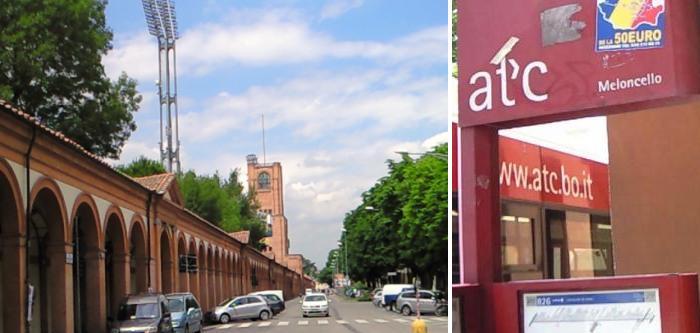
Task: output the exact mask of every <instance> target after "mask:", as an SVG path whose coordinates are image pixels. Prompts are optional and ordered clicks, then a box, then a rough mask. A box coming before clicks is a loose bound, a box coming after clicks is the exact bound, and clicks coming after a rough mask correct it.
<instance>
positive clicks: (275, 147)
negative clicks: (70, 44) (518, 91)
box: [103, 0, 449, 268]
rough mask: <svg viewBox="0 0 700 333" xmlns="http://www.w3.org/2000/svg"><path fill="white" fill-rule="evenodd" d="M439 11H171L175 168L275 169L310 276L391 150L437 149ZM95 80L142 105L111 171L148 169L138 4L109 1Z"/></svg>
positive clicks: (364, 1)
mask: <svg viewBox="0 0 700 333" xmlns="http://www.w3.org/2000/svg"><path fill="white" fill-rule="evenodd" d="M447 5H448V1H398V0H396V1H395V0H373V1H371V0H325V1H322V0H318V1H308V0H307V1H295V0H278V1H259V0H256V1H253V0H248V1H194V0H190V1H176V3H175V8H176V12H177V17H178V26H179V31H180V36H181V38H180V39H179V40H178V41H177V57H178V58H177V61H178V68H177V70H178V99H179V106H180V130H181V134H180V140H181V142H182V164H183V169H186V170H187V169H194V170H196V171H197V172H199V173H213V172H215V171H217V170H218V171H219V172H221V173H227V172H229V171H230V170H232V169H234V168H240V169H241V170H242V171H243V174H245V156H246V155H247V154H250V153H255V154H257V155H258V156H259V157H260V159H262V143H261V124H260V115H261V114H262V113H264V114H265V125H266V142H267V161H268V162H271V161H279V162H281V163H282V167H283V173H284V183H285V210H286V211H285V213H286V216H287V218H288V220H289V238H290V241H291V247H290V252H292V253H301V254H304V255H305V256H306V257H308V258H310V259H311V260H313V261H314V262H316V264H317V266H319V268H320V267H322V266H323V265H324V263H325V258H326V254H327V252H328V250H330V249H331V248H333V247H335V246H336V241H337V240H338V239H339V237H340V230H341V227H342V225H341V224H342V219H343V216H344V215H345V213H346V212H347V211H349V210H350V209H352V208H354V207H355V206H356V205H357V204H359V202H360V195H361V193H362V192H363V191H365V190H367V189H368V188H369V187H370V186H371V185H372V184H373V183H374V182H375V181H376V180H377V179H378V178H380V177H382V176H383V175H384V174H385V173H386V165H385V161H386V159H389V158H393V159H396V158H398V155H397V154H396V153H394V152H395V151H409V152H421V151H425V150H427V149H429V148H430V147H431V146H434V145H436V144H438V143H440V142H444V141H446V140H447V137H448V135H447V128H448V127H447V124H448V120H447V73H448V65H447V62H448V39H449V38H448V37H449V32H448V28H447V18H448V8H447ZM107 24H108V25H109V26H110V28H111V29H112V30H113V32H114V49H113V50H112V51H111V52H110V53H109V54H108V55H107V56H106V57H105V58H104V59H103V63H104V65H105V69H106V71H107V73H108V75H109V76H111V77H113V78H115V77H117V76H118V75H119V73H120V72H122V71H125V72H127V74H129V76H131V77H133V78H135V79H137V80H138V81H139V91H140V92H141V93H142V94H143V96H144V101H143V102H142V103H141V110H140V111H139V112H138V114H137V116H136V122H137V126H138V129H137V130H136V132H135V133H133V135H132V137H131V139H130V140H129V142H128V143H127V144H126V146H125V147H124V150H123V153H122V156H121V158H120V160H119V161H114V163H125V162H128V161H130V160H132V159H134V158H135V157H137V156H139V155H146V156H148V157H151V158H156V159H157V158H158V140H159V130H158V121H159V114H158V106H157V98H156V87H155V84H154V81H155V80H156V79H157V75H158V67H157V61H158V59H157V46H156V41H155V39H154V38H153V37H152V36H150V35H148V32H147V30H146V23H145V19H144V13H143V8H142V5H141V2H140V1H115V0H113V1H111V2H110V3H109V5H108V7H107Z"/></svg>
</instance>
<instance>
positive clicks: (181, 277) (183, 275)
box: [175, 233, 189, 291]
mask: <svg viewBox="0 0 700 333" xmlns="http://www.w3.org/2000/svg"><path fill="white" fill-rule="evenodd" d="M187 254H188V250H187V242H186V241H185V235H184V234H183V233H179V235H178V237H177V257H176V258H175V265H176V266H177V272H178V273H177V275H178V279H177V280H178V281H177V283H178V291H188V290H189V274H187V270H182V269H180V261H181V260H183V259H182V258H185V256H186V255H187ZM185 260H186V259H185Z"/></svg>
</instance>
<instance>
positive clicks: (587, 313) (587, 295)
mask: <svg viewBox="0 0 700 333" xmlns="http://www.w3.org/2000/svg"><path fill="white" fill-rule="evenodd" d="M661 320H662V318H661V305H660V302H659V289H656V288H652V289H622V290H605V291H587V292H551V293H524V294H523V295H522V327H523V333H561V332H587V333H620V332H630V333H661Z"/></svg>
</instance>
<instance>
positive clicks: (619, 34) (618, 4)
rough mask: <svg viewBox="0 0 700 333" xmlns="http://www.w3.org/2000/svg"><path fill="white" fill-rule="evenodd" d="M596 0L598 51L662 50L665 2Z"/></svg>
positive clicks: (596, 48) (652, 0)
mask: <svg viewBox="0 0 700 333" xmlns="http://www.w3.org/2000/svg"><path fill="white" fill-rule="evenodd" d="M597 1H598V5H597V8H596V11H597V13H596V45H595V50H596V51H597V52H604V51H625V50H640V49H654V48H660V47H663V45H664V25H665V23H666V0H597Z"/></svg>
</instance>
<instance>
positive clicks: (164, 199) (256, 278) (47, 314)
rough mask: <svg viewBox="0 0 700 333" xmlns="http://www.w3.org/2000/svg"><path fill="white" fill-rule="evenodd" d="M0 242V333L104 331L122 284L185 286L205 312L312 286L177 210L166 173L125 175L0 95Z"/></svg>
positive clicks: (178, 200)
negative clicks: (238, 299) (235, 300)
mask: <svg viewBox="0 0 700 333" xmlns="http://www.w3.org/2000/svg"><path fill="white" fill-rule="evenodd" d="M0 239H1V240H2V242H1V243H0V251H1V253H0V269H1V271H0V282H1V283H0V286H1V287H0V289H1V290H0V314H1V315H0V327H1V328H2V331H3V332H52V333H54V332H56V333H74V332H98V333H99V332H107V318H108V317H115V316H116V310H117V306H118V303H119V301H120V300H121V299H122V298H123V297H124V296H125V295H127V294H130V293H139V292H147V291H155V292H163V293H168V292H175V291H191V292H192V293H194V294H195V295H196V296H197V298H198V299H199V300H200V302H201V304H202V306H203V307H204V308H205V309H209V308H211V307H213V306H214V305H215V304H217V303H218V302H220V301H222V300H223V299H225V298H227V297H231V296H234V295H240V294H245V293H248V292H251V291H255V290H264V289H282V290H284V292H285V293H286V294H287V295H289V297H292V296H293V295H298V294H299V293H300V292H301V291H302V290H303V289H304V287H305V286H307V285H312V281H310V280H308V279H305V278H304V277H303V276H302V275H300V274H298V273H297V272H295V271H293V270H290V269H289V268H288V267H286V266H285V265H282V264H280V263H278V262H275V261H273V260H271V259H270V258H268V257H266V256H265V255H263V254H262V253H260V252H258V251H257V250H255V249H254V248H252V247H249V246H247V245H245V244H242V243H241V242H239V241H237V240H236V239H234V238H233V237H231V236H230V235H228V234H227V233H226V232H224V231H223V230H221V229H219V228H218V227H216V226H215V225H214V224H212V223H210V222H208V221H206V220H203V219H202V218H200V217H199V216H197V215H195V214H193V213H192V212H190V211H188V210H187V209H185V208H184V207H183V203H182V197H181V194H180V192H179V189H178V187H177V183H176V181H175V177H174V175H169V174H165V175H157V176H153V177H146V178H141V179H133V178H130V177H128V176H125V175H124V174H121V173H119V172H117V171H115V170H114V169H112V168H111V167H110V166H109V165H108V164H106V163H104V162H102V161H101V160H100V159H98V158H96V157H95V156H93V155H91V154H90V153H88V152H87V151H85V150H84V149H83V148H82V147H80V146H78V145H77V144H76V143H74V142H73V141H71V140H70V139H69V138H66V137H65V136H63V135H62V134H61V133H57V132H54V131H52V130H49V129H47V128H45V127H43V126H42V125H40V124H38V123H37V122H36V120H35V119H34V118H32V117H31V116H29V115H28V114H26V113H24V112H23V111H21V110H18V109H16V108H15V107H13V106H12V105H10V104H9V103H7V102H5V101H0ZM28 309H30V311H28ZM30 313H31V317H30V316H29V314H30Z"/></svg>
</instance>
